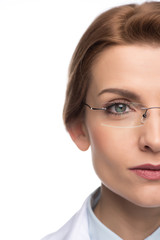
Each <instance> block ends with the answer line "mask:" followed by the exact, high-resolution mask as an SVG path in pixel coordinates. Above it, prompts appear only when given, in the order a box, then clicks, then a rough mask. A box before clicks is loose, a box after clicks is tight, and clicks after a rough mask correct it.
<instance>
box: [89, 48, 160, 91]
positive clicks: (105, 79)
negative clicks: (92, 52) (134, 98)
mask: <svg viewBox="0 0 160 240" xmlns="http://www.w3.org/2000/svg"><path fill="white" fill-rule="evenodd" d="M91 73H92V80H91V84H90V88H89V92H90V93H91V94H93V92H94V94H98V93H99V92H100V91H102V90H103V89H105V88H114V87H116V88H117V87H118V88H125V89H127V90H135V91H139V90H142V89H145V90H146V91H149V92H151V90H153V91H159V93H160V47H152V46H149V45H141V46H139V45H127V46H112V47H109V48H106V49H105V50H104V51H103V52H102V53H101V54H100V55H99V56H98V57H97V58H96V60H95V62H94V63H93V65H92V69H91Z"/></svg>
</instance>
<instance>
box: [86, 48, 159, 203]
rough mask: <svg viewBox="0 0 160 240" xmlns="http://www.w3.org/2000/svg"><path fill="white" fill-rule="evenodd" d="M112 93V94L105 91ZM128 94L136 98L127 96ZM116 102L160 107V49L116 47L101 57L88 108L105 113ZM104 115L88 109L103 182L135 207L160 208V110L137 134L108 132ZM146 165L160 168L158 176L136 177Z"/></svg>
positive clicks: (119, 130) (95, 161) (131, 130)
mask: <svg viewBox="0 0 160 240" xmlns="http://www.w3.org/2000/svg"><path fill="white" fill-rule="evenodd" d="M110 88H111V89H112V90H111V91H110V92H107V91H106V92H105V91H103V90H105V89H110ZM114 88H116V89H117V88H118V89H119V90H120V91H119V90H118V91H117V90H116V91H115V90H114V91H113V89H114ZM122 90H123V94H122V93H121V91H122ZM124 90H127V91H129V92H131V93H132V94H126V92H125V94H124ZM102 91H103V93H101V92H102ZM100 93H101V94H100ZM134 95H135V96H134ZM135 98H136V99H135ZM117 100H118V101H119V100H120V101H122V102H123V101H125V102H135V101H136V102H137V101H138V102H139V103H140V104H142V106H146V107H152V106H156V107H160V48H159V47H155V48H154V47H151V46H147V45H145V46H138V45H130V46H129V45H128V46H113V47H110V48H108V49H106V50H104V51H103V52H102V53H101V54H100V55H99V57H98V58H97V59H96V61H95V63H94V65H93V67H92V80H91V83H90V88H89V90H88V95H87V100H86V102H87V103H88V104H89V105H90V106H92V107H103V106H104V105H105V104H106V102H110V101H117ZM103 114H105V113H104V112H102V111H93V110H90V109H89V108H87V107H86V119H85V120H86V121H85V126H86V129H87V134H88V138H89V141H90V145H91V150H92V157H93V165H94V168H95V171H96V173H97V175H98V177H99V178H100V179H101V181H102V183H103V185H105V186H106V187H107V188H109V189H110V190H111V191H113V192H115V193H117V194H118V195H120V196H122V197H123V198H125V199H127V200H129V201H130V202H132V203H134V204H136V205H139V206H143V207H157V206H160V177H158V176H160V109H151V110H148V118H147V119H146V121H145V124H144V125H143V126H141V127H137V128H113V127H108V126H106V125H104V124H103V119H104V116H103ZM144 164H151V165H154V166H157V165H159V167H158V169H159V171H158V170H157V172H155V174H154V172H153V170H152V171H151V170H150V169H147V170H142V169H141V170H139V171H138V172H139V174H138V175H137V172H136V171H132V170H131V168H132V169H133V168H135V167H137V166H140V165H144ZM139 168H141V167H139ZM146 168H148V167H147V166H146ZM143 172H144V174H143ZM158 174H159V175H158Z"/></svg>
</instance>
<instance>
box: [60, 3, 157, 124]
mask: <svg viewBox="0 0 160 240" xmlns="http://www.w3.org/2000/svg"><path fill="white" fill-rule="evenodd" d="M136 43H144V44H145V43H146V44H147V43H148V44H160V2H145V3H143V4H141V5H138V4H128V5H124V6H120V7H115V8H112V9H110V10H108V11H106V12H104V13H102V14H101V15H100V16H99V17H97V18H96V19H95V20H94V21H93V23H92V24H91V25H90V26H89V28H88V29H87V31H86V32H85V33H84V35H83V36H82V38H81V39H80V41H79V43H78V45H77V48H76V50H75V52H74V54H73V57H72V60H71V63H70V67H69V81H68V86H67V91H66V100H65V104H64V110H63V118H64V123H65V125H66V126H68V124H69V123H71V122H72V121H74V120H75V119H77V118H78V117H79V116H82V115H83V113H84V102H85V98H86V94H87V90H88V86H89V81H90V78H91V73H90V69H91V66H92V63H93V61H94V60H95V58H96V57H97V55H98V54H100V53H101V52H102V50H103V49H104V48H106V47H107V46H111V45H128V44H136Z"/></svg>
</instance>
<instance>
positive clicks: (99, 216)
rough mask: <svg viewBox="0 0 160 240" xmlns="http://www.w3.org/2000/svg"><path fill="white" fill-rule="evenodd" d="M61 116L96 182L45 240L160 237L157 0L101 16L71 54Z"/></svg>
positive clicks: (151, 239)
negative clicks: (86, 155)
mask: <svg viewBox="0 0 160 240" xmlns="http://www.w3.org/2000/svg"><path fill="white" fill-rule="evenodd" d="M64 122H65V125H66V128H67V130H68V132H69V133H70V136H71V138H72V139H73V141H74V142H75V144H76V145H77V146H78V148H79V149H80V150H82V151H86V150H87V149H88V148H89V147H91V151H92V159H93V165H94V169H95V172H96V174H97V175H98V177H99V178H100V180H101V182H102V184H101V187H100V188H98V189H97V190H96V191H95V192H94V193H93V194H91V196H89V197H88V198H87V200H86V201H85V203H84V205H83V206H82V208H81V210H80V211H79V212H78V213H76V214H75V215H74V216H73V217H72V219H71V220H69V221H68V222H67V223H66V224H65V225H64V226H63V227H62V228H61V229H60V230H59V231H58V232H56V233H53V234H50V235H48V236H47V237H46V238H44V239H45V240H89V239H90V240H103V239H113V240H118V239H125V240H135V239H136V240H143V239H145V240H158V239H160V3H159V2H146V3H144V4H141V5H135V4H130V5H124V6H120V7H117V8H113V9H111V10H109V11H107V12H104V13H103V14H101V15H100V16H99V17H98V18H97V19H95V21H94V22H93V23H92V24H91V26H90V27H89V28H88V29H87V31H86V32H85V34H84V35H83V37H82V38H81V40H80V42H79V44H78V46H77V48H76V50H75V53H74V55H73V58H72V61H71V65H70V69H69V83H68V87H67V94H66V102H65V106H64Z"/></svg>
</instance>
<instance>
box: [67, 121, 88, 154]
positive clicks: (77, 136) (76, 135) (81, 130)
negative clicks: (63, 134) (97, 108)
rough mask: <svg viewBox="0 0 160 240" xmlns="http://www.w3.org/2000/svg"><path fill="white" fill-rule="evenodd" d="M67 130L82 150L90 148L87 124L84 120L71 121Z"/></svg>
mask: <svg viewBox="0 0 160 240" xmlns="http://www.w3.org/2000/svg"><path fill="white" fill-rule="evenodd" d="M67 130H68V132H69V134H70V136H71V138H72V140H73V142H74V143H75V144H76V145H77V147H78V148H79V149H80V150H81V151H86V150H88V148H89V146H90V141H89V136H88V132H87V129H86V126H85V124H84V122H83V121H82V120H75V121H74V122H72V123H70V124H69V126H68V127H67Z"/></svg>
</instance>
